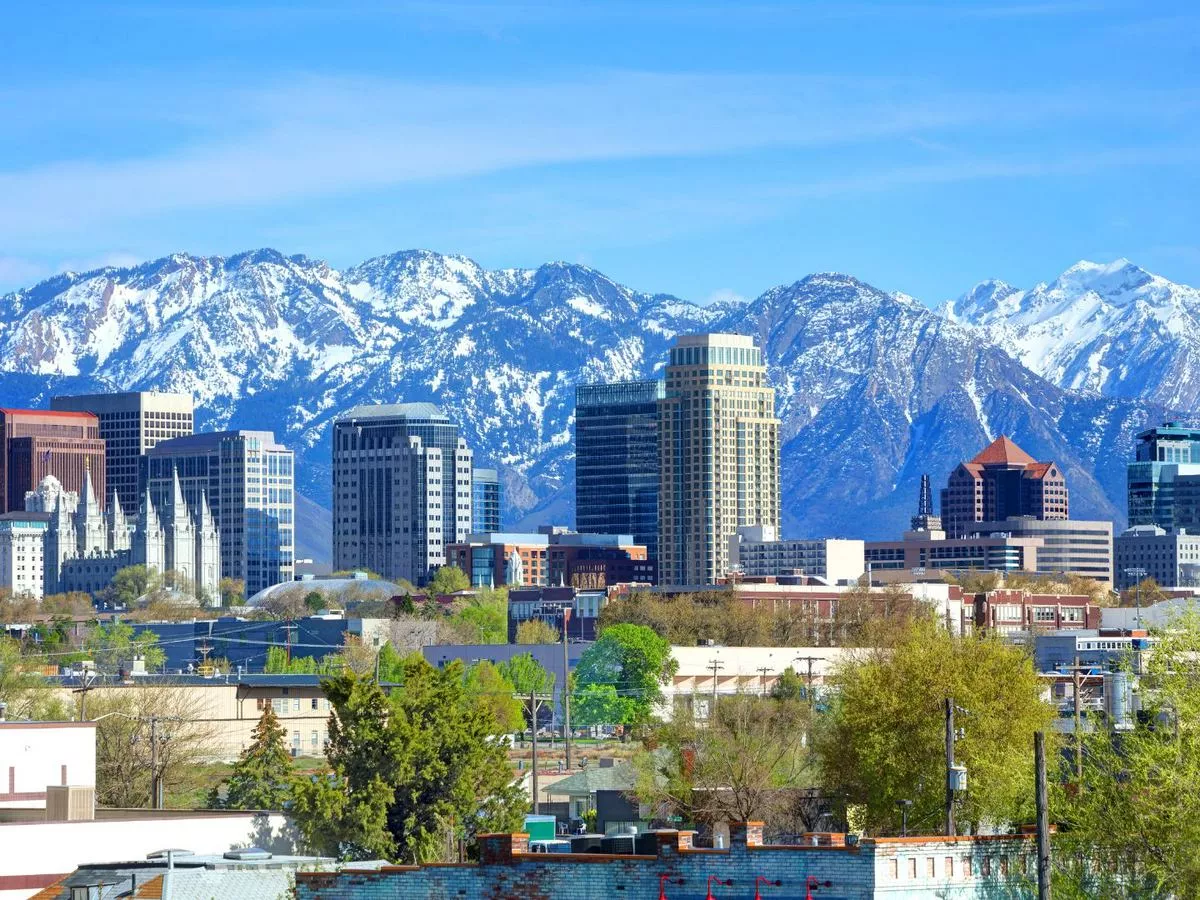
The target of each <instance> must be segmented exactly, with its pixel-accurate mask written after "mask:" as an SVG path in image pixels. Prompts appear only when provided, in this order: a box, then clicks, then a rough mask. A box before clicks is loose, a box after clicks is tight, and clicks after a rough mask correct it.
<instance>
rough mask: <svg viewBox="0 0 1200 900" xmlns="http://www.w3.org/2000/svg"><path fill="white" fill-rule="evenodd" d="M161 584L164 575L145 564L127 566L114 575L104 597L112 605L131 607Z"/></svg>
mask: <svg viewBox="0 0 1200 900" xmlns="http://www.w3.org/2000/svg"><path fill="white" fill-rule="evenodd" d="M160 584H162V576H160V575H159V574H158V573H157V572H153V571H151V570H150V569H147V568H146V567H145V566H143V565H136V566H126V567H125V568H123V569H118V570H117V572H116V574H115V575H113V579H112V582H111V583H110V584H109V586H108V587H107V588H106V589H105V590H104V599H105V601H106V602H107V603H109V604H110V605H112V606H116V607H123V608H129V607H131V606H133V605H134V604H135V603H137V601H138V600H140V599H141V598H142V597H144V596H145V595H146V594H148V593H150V591H151V590H153V589H154V588H155V587H157V586H158V585H160Z"/></svg>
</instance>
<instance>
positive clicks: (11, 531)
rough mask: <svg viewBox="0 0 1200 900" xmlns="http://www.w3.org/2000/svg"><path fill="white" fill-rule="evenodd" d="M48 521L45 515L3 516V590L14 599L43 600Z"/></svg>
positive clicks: (0, 574) (0, 526) (0, 572)
mask: <svg viewBox="0 0 1200 900" xmlns="http://www.w3.org/2000/svg"><path fill="white" fill-rule="evenodd" d="M48 519H49V517H48V516H46V515H44V514H42V513H20V512H11V513H3V514H0V588H4V589H6V590H8V591H9V593H11V594H12V595H13V596H14V597H19V596H22V595H24V596H28V597H36V598H38V599H39V600H40V599H41V597H42V593H43V588H44V586H45V570H44V564H43V558H42V556H43V553H45V548H46V531H47V530H48V529H49V527H50V523H49V521H48Z"/></svg>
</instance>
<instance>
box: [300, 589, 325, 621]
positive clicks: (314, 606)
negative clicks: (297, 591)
mask: <svg viewBox="0 0 1200 900" xmlns="http://www.w3.org/2000/svg"><path fill="white" fill-rule="evenodd" d="M304 605H305V606H306V607H308V611H309V612H311V613H312V614H313V615H316V614H317V613H319V612H320V611H321V610H323V609H325V608H326V607H327V606H328V605H329V602H328V601H327V600H326V599H325V595H324V594H322V593H321V592H320V591H309V592H308V593H307V594H305V595H304Z"/></svg>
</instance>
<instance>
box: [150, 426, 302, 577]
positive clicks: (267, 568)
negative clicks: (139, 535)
mask: <svg viewBox="0 0 1200 900" xmlns="http://www.w3.org/2000/svg"><path fill="white" fill-rule="evenodd" d="M144 484H145V487H146V489H147V493H148V496H149V499H150V501H151V503H152V504H153V506H154V508H155V509H157V510H173V509H175V508H177V507H179V506H180V504H179V502H178V501H177V500H176V498H175V492H176V490H177V489H178V490H179V491H181V492H182V499H183V503H184V505H186V507H187V508H189V509H191V510H198V511H202V510H203V509H204V507H205V504H206V503H207V506H208V509H209V510H210V511H211V516H212V519H213V520H214V521H215V522H216V526H217V533H218V534H219V535H220V537H221V577H222V578H236V579H240V580H242V581H244V582H245V584H246V596H247V597H251V596H253V595H254V594H256V593H258V592H259V591H261V590H263V589H264V588H268V587H270V586H271V585H273V584H279V583H281V582H284V581H291V580H292V574H293V572H294V566H295V550H296V537H295V525H294V522H295V468H294V459H293V455H292V451H291V450H289V449H288V448H287V447H284V446H283V445H282V444H279V443H277V442H276V441H275V435H274V434H273V433H271V432H270V431H217V432H213V433H210V434H195V435H189V436H187V437H177V438H172V439H171V440H167V441H163V442H162V443H160V444H158V445H157V446H155V447H152V448H151V449H150V451H149V452H148V453H147V454H146V459H145V482H144ZM143 505H144V504H143ZM139 514H140V515H142V516H143V517H145V516H147V515H148V513H147V512H146V511H145V510H141V511H140V513H139ZM160 524H161V523H160ZM152 525H154V522H153V521H150V522H149V523H148V524H147V527H150V526H152ZM141 527H142V525H141V524H140V523H139V528H141Z"/></svg>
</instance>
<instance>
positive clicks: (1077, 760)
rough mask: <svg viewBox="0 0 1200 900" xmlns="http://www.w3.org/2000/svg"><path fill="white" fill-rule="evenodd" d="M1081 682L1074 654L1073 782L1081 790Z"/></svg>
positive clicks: (1080, 670)
mask: <svg viewBox="0 0 1200 900" xmlns="http://www.w3.org/2000/svg"><path fill="white" fill-rule="evenodd" d="M1082 681H1083V667H1082V666H1080V665H1079V654H1078V653H1076V654H1075V665H1073V666H1072V667H1071V687H1072V688H1073V691H1072V693H1073V695H1074V701H1075V782H1076V784H1077V786H1078V787H1079V789H1080V790H1082V789H1083V731H1082V726H1081V724H1080V718H1081V717H1080V714H1079V688H1080V686H1081V682H1082Z"/></svg>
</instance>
